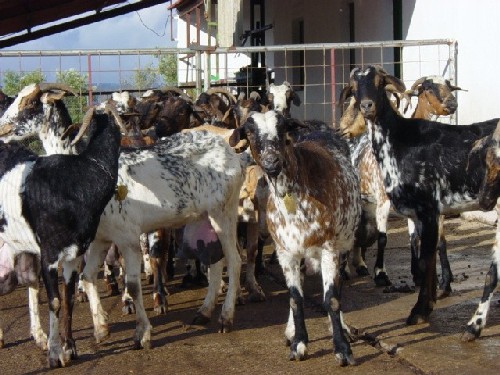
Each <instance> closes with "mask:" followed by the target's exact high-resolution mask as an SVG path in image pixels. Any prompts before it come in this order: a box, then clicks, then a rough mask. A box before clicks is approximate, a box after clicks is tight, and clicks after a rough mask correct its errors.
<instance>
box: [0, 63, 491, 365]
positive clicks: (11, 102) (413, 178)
mask: <svg viewBox="0 0 500 375" xmlns="http://www.w3.org/2000/svg"><path fill="white" fill-rule="evenodd" d="M454 90H460V88H459V87H456V86H452V85H451V84H450V82H449V81H448V80H446V79H444V78H442V77H438V76H428V77H422V78H421V79H419V80H417V81H416V82H415V83H414V84H413V85H412V87H411V89H409V90H407V89H406V87H405V85H404V83H403V82H402V81H401V80H399V79H398V78H396V77H394V76H392V75H390V74H388V73H387V72H385V71H384V70H383V69H381V68H380V67H377V66H368V67H366V68H364V69H361V68H355V69H354V70H353V71H352V72H351V74H350V80H349V83H348V85H347V86H346V87H345V88H344V89H343V90H342V92H341V95H340V99H339V103H338V104H339V106H340V108H341V109H342V112H343V114H342V117H341V119H340V124H339V126H338V127H337V128H336V129H334V128H333V127H332V126H331V125H328V124H326V123H324V122H321V121H318V120H304V121H299V120H297V119H294V118H292V117H291V116H290V106H291V105H292V103H293V104H295V105H300V100H299V99H298V96H297V95H296V93H294V92H293V89H292V87H291V86H290V84H289V83H288V82H284V83H283V84H282V85H274V84H273V85H270V86H269V87H268V88H267V92H266V94H265V95H260V94H258V93H256V92H253V93H251V94H250V95H249V97H248V98H246V97H245V96H244V95H240V96H239V97H238V98H236V97H235V96H234V95H232V94H231V93H230V92H229V91H228V90H226V89H210V90H208V91H207V92H205V93H202V94H201V95H199V97H198V98H196V100H194V99H193V98H191V97H189V96H188V95H186V94H185V93H184V92H183V91H182V90H179V89H178V88H175V87H167V88H164V89H162V90H150V91H148V92H146V93H145V94H144V95H143V96H142V97H140V98H138V97H134V96H132V95H130V94H129V93H127V92H122V93H115V94H113V96H112V98H111V99H108V100H106V102H104V103H102V104H101V105H98V106H92V107H91V108H89V110H88V111H87V112H86V113H85V116H84V118H83V120H82V123H81V124H74V123H73V122H72V119H71V117H70V115H69V112H68V110H67V108H66V106H65V104H64V100H63V99H64V97H65V96H67V95H75V93H74V92H73V91H72V90H71V89H69V88H68V87H66V86H64V85H60V84H32V85H29V86H26V87H25V88H23V89H22V90H21V91H20V92H19V93H18V95H17V96H16V97H15V98H10V97H7V96H5V95H3V94H2V93H1V92H0V116H1V118H0V138H1V141H0V245H1V247H0V295H3V294H7V293H10V292H11V291H12V290H14V289H15V288H16V286H17V285H26V286H27V287H28V296H29V311H30V326H31V335H32V336H33V338H34V340H35V342H36V344H37V345H38V346H39V347H40V348H42V349H43V350H47V351H48V363H49V366H50V367H58V366H66V365H67V364H68V363H69V362H70V360H71V359H75V358H77V350H76V345H75V340H74V339H73V335H72V327H71V323H72V318H71V317H72V311H73V303H74V300H75V294H78V296H79V298H81V299H88V301H89V306H90V309H91V315H92V319H93V325H94V336H95V339H96V341H97V342H100V341H101V340H102V339H104V338H105V337H107V336H108V335H109V331H108V316H107V313H106V312H105V311H104V309H103V307H102V305H101V301H100V297H99V292H98V289H97V276H98V272H99V270H100V269H101V267H102V266H103V264H104V268H105V275H106V278H107V281H108V286H109V288H110V291H111V292H112V293H118V288H117V284H116V279H115V278H114V270H113V266H114V265H115V261H116V260H117V259H119V262H120V264H121V266H122V271H123V275H124V277H123V279H124V291H123V295H122V300H123V304H124V306H123V308H124V310H125V311H127V312H130V313H133V312H135V314H136V317H137V319H136V329H135V335H134V343H135V346H136V347H137V348H147V347H149V345H150V339H151V324H150V322H149V319H148V316H147V314H146V311H145V308H144V303H143V297H142V289H141V272H142V269H143V268H144V270H146V271H147V272H148V273H150V274H151V280H152V281H151V282H153V283H154V287H153V291H154V293H153V300H154V310H155V311H156V312H158V313H165V312H166V310H167V305H168V303H167V290H166V286H165V284H166V281H167V280H168V277H169V276H171V275H169V272H167V270H169V269H171V260H172V258H173V256H179V257H181V258H184V259H188V260H195V261H194V263H193V266H192V268H191V272H194V270H195V268H196V271H197V272H198V277H200V276H199V275H200V274H201V272H202V268H203V267H199V265H200V264H201V265H202V266H206V267H207V268H208V271H209V273H208V289H207V293H206V297H205V299H204V301H203V304H202V306H201V307H200V308H199V310H198V311H197V313H196V315H195V317H194V318H193V323H194V324H206V323H208V322H209V321H210V320H211V315H212V312H213V310H214V308H215V306H216V302H217V297H218V295H219V293H220V292H221V286H222V285H224V282H223V278H222V276H223V271H224V267H226V272H227V277H228V283H227V288H226V295H225V300H224V303H223V306H222V310H221V313H220V316H219V320H218V321H219V327H220V332H228V331H230V330H231V328H232V325H233V317H234V311H235V304H236V302H237V300H238V299H239V298H241V296H242V294H241V287H240V272H241V266H242V261H241V257H240V253H241V249H243V248H245V249H246V280H245V289H246V291H247V292H248V297H247V298H249V299H251V300H254V301H262V300H265V293H264V291H263V290H262V288H261V287H260V285H259V284H258V281H257V279H256V277H255V273H256V269H258V268H259V267H261V266H262V261H261V259H260V258H259V256H260V257H261V256H262V247H263V244H264V243H265V242H266V241H272V243H273V244H274V247H275V252H274V253H273V256H274V257H276V258H277V260H278V261H279V264H280V265H281V267H282V270H283V273H284V276H285V279H286V283H287V286H288V289H289V293H290V314H289V319H288V322H287V324H286V329H285V336H286V340H287V343H288V345H289V346H290V359H297V360H302V359H304V358H305V357H306V355H307V345H308V334H307V329H306V326H305V320H304V295H303V289H302V280H303V272H304V271H305V272H306V274H309V273H310V272H320V273H321V275H322V280H323V288H324V290H323V297H324V304H323V307H324V309H325V311H326V312H327V314H328V317H329V321H330V323H331V326H332V330H333V349H334V355H335V358H336V360H337V361H338V362H339V363H340V365H342V366H345V365H352V364H355V360H354V357H353V353H352V350H351V346H350V343H352V342H353V340H355V339H356V335H357V332H356V331H355V330H354V329H352V328H351V327H350V326H349V325H348V324H347V323H346V321H345V319H344V317H343V313H342V310H341V301H340V296H341V285H342V279H343V278H345V277H346V273H347V272H348V269H349V265H348V259H351V260H350V262H351V264H352V266H353V268H355V270H356V272H357V273H358V274H360V275H367V274H368V269H367V266H366V264H365V252H366V249H367V248H368V247H370V246H372V245H373V244H375V243H376V246H377V258H376V263H375V269H374V282H375V283H376V284H377V285H391V281H390V278H389V276H388V272H387V270H386V268H385V265H384V248H385V245H386V242H387V220H388V217H389V211H390V209H391V207H392V209H393V210H394V211H395V212H397V213H399V214H401V215H403V216H404V217H407V218H408V230H409V236H410V245H411V246H410V247H411V254H412V257H411V273H412V275H413V279H414V281H415V283H416V285H419V286H420V288H419V293H418V299H417V302H416V304H415V306H414V307H413V308H412V309H411V312H410V314H409V316H408V318H407V324H409V325H413V324H418V323H421V322H425V321H427V320H428V318H429V316H430V314H431V313H432V310H433V307H434V305H435V303H436V300H437V299H438V298H442V297H445V296H447V295H448V294H449V293H450V292H451V286H450V283H451V281H452V279H453V274H452V271H451V268H450V263H449V261H448V258H447V253H446V239H445V233H444V232H443V221H444V215H448V214H456V213H459V212H463V211H469V210H475V209H478V208H481V209H483V210H492V209H493V208H495V205H496V204H497V198H498V197H499V196H500V181H499V180H498V179H499V176H500V174H499V173H498V172H499V171H500V148H499V147H500V143H499V142H500V122H499V121H498V119H492V120H489V121H485V122H481V123H475V124H471V125H463V126H455V125H447V124H443V123H440V122H436V121H432V120H433V119H434V120H435V119H436V117H439V116H449V115H452V114H453V113H454V112H455V111H456V109H457V101H456V99H455V97H454V95H453V93H452V92H453V91H454ZM411 97H418V102H417V105H416V108H415V110H414V112H413V114H412V115H411V117H410V115H409V114H408V113H407V110H408V103H410V102H411ZM33 136H36V137H38V139H39V140H40V142H41V143H42V145H43V149H44V154H43V155H38V154H37V153H35V152H34V151H32V150H31V149H29V148H27V147H25V146H24V145H23V142H24V141H25V140H26V139H27V138H28V137H33ZM499 208H500V206H499V205H497V206H496V209H497V211H498V210H499ZM498 225H499V226H498V227H497V232H496V233H497V237H496V241H495V244H494V247H493V259H492V263H491V267H490V269H489V272H488V274H487V277H486V282H485V286H484V293H483V296H482V298H481V301H480V304H479V306H478V308H477V310H476V312H475V313H474V316H473V317H472V318H471V320H470V321H469V322H468V324H467V326H466V329H465V332H464V334H463V335H462V340H464V341H471V340H474V339H476V338H477V337H479V336H480V333H481V330H482V329H483V328H484V327H485V325H486V317H487V313H488V309H489V305H490V302H491V298H492V295H493V292H494V290H495V288H496V286H497V280H498V275H499V274H498V266H497V264H498V263H499V262H500V247H499V244H498V241H499V240H500V237H499V236H500V224H498ZM172 249H177V250H172ZM437 254H439V258H440V265H441V269H442V272H441V279H440V280H439V285H438V278H437V271H436V261H437ZM196 266H198V267H196ZM169 267H170V268H169ZM40 276H41V277H42V280H43V283H44V287H45V289H46V292H47V300H48V307H49V332H48V337H47V335H46V333H45V332H44V330H43V329H42V327H41V323H40V317H39V306H38V303H39V301H38V290H39V282H40ZM60 276H62V283H61V284H62V292H60V290H59V284H60V282H59V280H60ZM1 346H3V333H2V331H1V329H0V347H1Z"/></svg>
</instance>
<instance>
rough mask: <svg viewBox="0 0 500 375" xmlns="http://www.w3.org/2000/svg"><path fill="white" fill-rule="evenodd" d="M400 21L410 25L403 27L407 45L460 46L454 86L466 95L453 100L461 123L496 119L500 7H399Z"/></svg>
mask: <svg viewBox="0 0 500 375" xmlns="http://www.w3.org/2000/svg"><path fill="white" fill-rule="evenodd" d="M410 14H411V18H410V17H409V15H410ZM403 18H404V19H405V20H406V22H408V21H409V23H408V25H406V26H405V27H404V28H406V29H407V34H406V39H408V40H412V39H433V38H453V39H456V40H457V41H458V59H457V60H458V69H457V73H458V79H457V84H458V86H460V87H462V88H464V89H467V90H468V92H460V91H459V92H458V94H457V97H458V119H459V123H461V124H468V123H472V122H476V121H482V120H487V119H490V118H494V117H500V106H499V105H498V92H497V91H498V86H499V83H500V76H499V75H498V74H497V72H498V61H500V43H498V36H499V35H500V22H499V19H500V1H497V0H481V1H480V2H475V1H469V0H440V1H435V0H416V1H403ZM406 57H407V56H406V55H405V58H406ZM405 73H406V72H405ZM408 73H410V72H408Z"/></svg>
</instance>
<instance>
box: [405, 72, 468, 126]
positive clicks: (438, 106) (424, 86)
mask: <svg viewBox="0 0 500 375" xmlns="http://www.w3.org/2000/svg"><path fill="white" fill-rule="evenodd" d="M457 90H462V89H461V88H460V87H458V86H454V85H452V84H451V83H450V81H449V80H447V79H445V78H443V77H441V76H424V77H421V78H419V79H417V80H416V81H415V82H414V83H413V85H412V86H411V88H410V90H407V91H406V92H405V93H406V94H407V95H408V96H409V97H412V96H416V97H417V98H418V101H417V106H416V107H415V111H414V112H413V114H412V115H411V117H412V118H421V119H426V120H432V119H433V118H437V117H439V116H449V115H452V114H454V113H455V111H456V110H457V107H458V103H457V99H456V98H455V96H454V95H453V91H457ZM407 108H408V106H406V107H405V108H404V110H403V111H404V112H406V109H407Z"/></svg>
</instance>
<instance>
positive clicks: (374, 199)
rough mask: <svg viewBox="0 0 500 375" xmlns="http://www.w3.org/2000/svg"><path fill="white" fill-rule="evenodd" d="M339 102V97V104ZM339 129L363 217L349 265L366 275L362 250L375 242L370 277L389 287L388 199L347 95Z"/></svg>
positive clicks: (360, 119)
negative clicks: (346, 146) (354, 174)
mask: <svg viewBox="0 0 500 375" xmlns="http://www.w3.org/2000/svg"><path fill="white" fill-rule="evenodd" d="M342 101H343V99H341V103H342ZM339 129H340V131H341V133H342V134H343V135H344V136H345V137H346V139H347V142H348V144H349V147H350V151H351V161H352V164H353V165H354V167H355V168H356V170H357V172H358V177H359V183H360V186H359V189H360V193H361V201H362V207H363V216H362V219H361V222H360V225H359V227H358V231H357V234H356V241H355V244H354V248H353V252H352V253H353V255H352V264H353V266H354V267H355V269H356V272H357V273H358V275H360V276H366V275H368V268H367V266H366V263H365V253H366V250H367V248H368V247H369V246H371V245H372V244H373V243H374V242H375V241H377V258H376V261H375V266H374V276H373V279H374V281H375V284H376V285H378V286H389V285H392V283H391V281H390V279H389V276H388V275H387V271H386V269H385V263H384V253H385V247H386V244H387V220H388V219H389V212H390V208H391V202H390V200H389V198H388V197H387V194H386V193H385V188H384V182H383V178H382V173H381V171H380V168H379V166H378V163H377V160H376V159H375V155H374V154H373V149H372V145H371V141H370V139H369V138H368V134H367V133H366V131H365V130H366V125H365V119H364V118H363V116H362V115H361V113H360V112H359V111H356V110H355V100H354V98H351V101H350V103H349V106H348V107H347V109H346V110H345V111H344V113H343V114H342V117H341V118H340V124H339Z"/></svg>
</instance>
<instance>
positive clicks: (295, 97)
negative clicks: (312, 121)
mask: <svg viewBox="0 0 500 375" xmlns="http://www.w3.org/2000/svg"><path fill="white" fill-rule="evenodd" d="M292 103H293V104H294V105H295V106H297V107H298V106H299V105H300V97H299V96H298V95H297V93H295V92H294V93H293V94H292Z"/></svg>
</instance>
